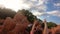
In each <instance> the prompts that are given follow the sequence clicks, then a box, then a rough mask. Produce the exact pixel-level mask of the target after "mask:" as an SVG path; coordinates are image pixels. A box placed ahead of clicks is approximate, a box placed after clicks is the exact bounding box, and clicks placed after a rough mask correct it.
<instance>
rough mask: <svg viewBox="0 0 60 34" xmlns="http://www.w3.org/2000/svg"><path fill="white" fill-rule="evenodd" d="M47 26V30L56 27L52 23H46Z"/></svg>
mask: <svg viewBox="0 0 60 34" xmlns="http://www.w3.org/2000/svg"><path fill="white" fill-rule="evenodd" d="M47 26H48V28H52V27H56V26H57V24H55V23H53V22H48V23H47Z"/></svg>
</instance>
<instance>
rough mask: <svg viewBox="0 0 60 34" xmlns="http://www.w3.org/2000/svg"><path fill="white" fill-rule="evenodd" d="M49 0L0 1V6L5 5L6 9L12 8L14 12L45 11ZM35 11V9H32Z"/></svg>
mask: <svg viewBox="0 0 60 34" xmlns="http://www.w3.org/2000/svg"><path fill="white" fill-rule="evenodd" d="M46 1H47V0H0V4H2V5H4V6H5V7H6V8H11V9H13V10H16V11H17V10H18V9H32V8H34V10H35V9H36V10H38V11H45V10H46V6H45V4H44V3H45V2H46ZM32 10H33V9H32Z"/></svg>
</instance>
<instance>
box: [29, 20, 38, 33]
mask: <svg viewBox="0 0 60 34" xmlns="http://www.w3.org/2000/svg"><path fill="white" fill-rule="evenodd" d="M36 24H37V21H36V20H35V21H34V24H33V26H32V29H31V31H30V34H34V29H35V25H36Z"/></svg>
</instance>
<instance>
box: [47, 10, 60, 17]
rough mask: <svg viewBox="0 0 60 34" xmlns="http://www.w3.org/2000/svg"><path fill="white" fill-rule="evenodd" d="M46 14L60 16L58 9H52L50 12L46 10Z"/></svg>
mask: <svg viewBox="0 0 60 34" xmlns="http://www.w3.org/2000/svg"><path fill="white" fill-rule="evenodd" d="M47 13H48V14H51V15H54V16H59V17H60V11H59V10H54V11H51V12H47Z"/></svg>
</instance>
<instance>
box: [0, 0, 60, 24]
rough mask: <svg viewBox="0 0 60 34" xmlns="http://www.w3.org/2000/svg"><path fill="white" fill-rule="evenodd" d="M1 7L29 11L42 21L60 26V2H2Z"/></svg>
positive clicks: (43, 0)
mask: <svg viewBox="0 0 60 34" xmlns="http://www.w3.org/2000/svg"><path fill="white" fill-rule="evenodd" d="M0 7H6V8H10V9H13V10H15V11H17V10H18V9H28V10H30V11H31V12H32V13H33V14H34V15H35V16H37V18H39V19H41V20H43V19H45V18H46V20H47V21H52V22H55V23H57V24H60V0H0Z"/></svg>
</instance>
